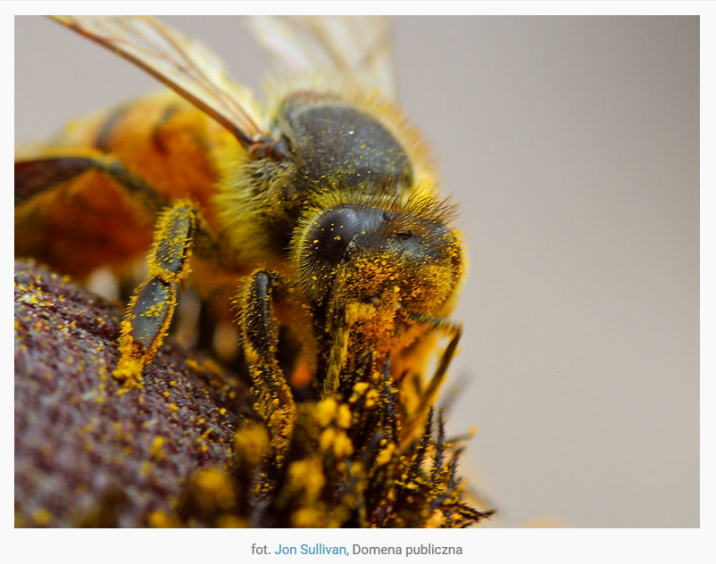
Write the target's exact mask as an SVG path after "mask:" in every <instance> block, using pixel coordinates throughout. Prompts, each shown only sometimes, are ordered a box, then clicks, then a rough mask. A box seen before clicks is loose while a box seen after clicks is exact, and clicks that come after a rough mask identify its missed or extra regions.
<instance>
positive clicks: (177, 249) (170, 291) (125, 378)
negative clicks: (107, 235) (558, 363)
mask: <svg viewBox="0 0 716 564" xmlns="http://www.w3.org/2000/svg"><path fill="white" fill-rule="evenodd" d="M198 220H199V212H198V210H197V209H196V208H195V207H194V205H193V204H192V203H191V202H189V201H186V200H180V201H177V202H176V203H175V204H173V205H172V206H171V207H169V208H166V209H165V210H164V211H163V212H162V213H161V214H160V215H159V218H158V221H157V227H156V229H155V231H154V243H153V245H152V250H151V252H150V253H149V258H148V267H149V279H148V280H147V281H146V282H144V283H143V284H142V285H141V286H139V288H138V289H137V291H136V292H135V294H134V296H133V297H132V299H131V300H130V301H129V304H128V305H127V310H126V314H125V316H124V320H123V321H122V329H121V335H120V338H119V352H120V354H121V356H120V359H119V363H118V365H117V369H116V370H115V371H114V373H113V375H114V377H115V378H116V379H117V380H120V381H122V383H123V386H124V390H127V389H130V388H134V387H142V369H143V368H144V366H145V365H146V364H147V363H148V362H150V361H151V360H152V358H154V355H155V354H156V352H157V349H158V348H159V346H160V345H161V344H162V342H163V341H164V338H165V337H166V335H167V331H168V330H169V324H170V323H171V320H172V315H173V314H174V309H175V307H176V303H177V298H176V290H175V289H174V288H173V285H174V284H177V283H180V282H183V281H184V280H186V278H187V276H188V275H189V270H190V269H189V266H188V259H189V256H190V255H191V251H192V246H193V244H194V237H195V232H196V228H197V223H198Z"/></svg>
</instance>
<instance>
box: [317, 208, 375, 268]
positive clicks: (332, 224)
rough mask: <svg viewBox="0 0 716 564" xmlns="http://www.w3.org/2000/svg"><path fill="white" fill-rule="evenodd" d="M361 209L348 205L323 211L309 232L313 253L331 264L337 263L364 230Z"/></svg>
mask: <svg viewBox="0 0 716 564" xmlns="http://www.w3.org/2000/svg"><path fill="white" fill-rule="evenodd" d="M360 216H361V214H360V212H359V210H356V209H354V208H351V207H348V206H341V207H337V208H333V209H330V210H328V211H326V212H325V213H323V214H322V215H321V217H320V218H319V219H318V221H317V222H316V223H315V225H314V226H313V228H312V229H311V232H310V233H309V241H310V244H311V248H312V254H313V255H314V256H317V257H318V258H320V259H322V260H323V261H324V262H326V263H328V264H330V265H331V266H335V265H337V264H338V263H339V262H340V261H341V259H342V258H343V255H344V254H345V252H346V249H347V248H348V245H349V244H350V242H351V241H352V240H353V238H354V237H355V236H356V235H358V234H359V233H361V232H362V231H363V221H361V219H362V218H361V217H360Z"/></svg>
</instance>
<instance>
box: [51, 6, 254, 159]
mask: <svg viewBox="0 0 716 564" xmlns="http://www.w3.org/2000/svg"><path fill="white" fill-rule="evenodd" d="M51 17H52V18H53V19H54V20H55V21H58V22H59V23H61V24H63V25H65V26H67V27H68V28H70V29H72V30H74V31H76V32H77V33H79V34H81V35H84V36H86V37H88V38H90V39H92V40H93V41H96V42H97V43H99V44H100V45H102V46H104V47H106V48H107V49H110V50H112V51H114V52H115V53H117V54H118V55H120V56H122V57H124V58H125V59H127V60H129V61H131V62H132V63H134V64H135V65H137V66H138V67H140V68H142V69H144V70H145V71H147V72H148V73H149V74H151V75H152V76H154V77H155V78H157V79H159V80H160V81H161V82H163V83H164V84H166V85H167V86H169V87H170V88H172V89H174V90H175V91H176V92H178V93H179V94H180V95H181V96H183V97H184V98H186V99H187V100H189V101H190V102H192V103H193V104H195V105H196V106H197V107H198V108H200V109H201V110H203V111H204V112H206V113H207V114H208V115H210V116H212V117H213V118H214V119H216V121H218V122H219V123H220V124H222V125H223V126H224V127H226V128H227V129H229V131H231V132H232V133H233V134H234V135H235V136H236V138H237V139H238V140H239V142H240V143H241V144H242V145H243V146H244V147H246V148H247V149H250V148H251V147H252V146H254V145H255V144H256V143H258V142H259V141H260V139H261V137H262V136H263V132H262V131H261V129H260V127H259V126H258V125H257V123H256V120H255V119H254V118H253V117H252V116H251V115H250V113H249V111H248V110H247V109H246V107H245V106H244V105H242V104H241V103H240V102H239V100H240V99H241V96H240V93H239V91H238V90H237V87H236V86H235V85H234V84H232V82H231V81H230V80H229V79H228V77H227V73H226V72H225V70H224V67H223V64H222V63H221V60H220V59H219V58H218V57H217V56H216V55H215V54H214V53H212V52H211V51H210V50H209V49H208V48H207V47H205V46H204V45H202V44H201V43H198V42H197V41H192V40H190V39H188V38H186V37H184V36H183V35H182V34H180V33H178V32H177V31H175V30H173V29H172V28H170V27H169V26H167V25H165V24H163V23H161V22H159V21H158V20H156V19H154V18H151V17H147V16H116V17H102V16H51Z"/></svg>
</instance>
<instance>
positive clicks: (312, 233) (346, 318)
mask: <svg viewBox="0 0 716 564" xmlns="http://www.w3.org/2000/svg"><path fill="white" fill-rule="evenodd" d="M451 209H452V208H451V207H448V206H446V205H445V204H444V203H437V202H435V201H434V200H432V199H426V198H423V199H421V200H418V199H417V198H416V199H413V200H410V201H409V202H408V203H407V204H402V205H398V204H397V203H390V202H389V203H388V204H385V203H384V202H383V203H382V205H367V204H354V203H350V204H346V203H338V204H335V205H333V206H330V207H327V208H325V209H324V210H322V211H320V212H319V213H317V214H316V215H315V216H314V217H313V218H312V220H311V221H310V222H308V223H306V224H305V226H304V229H303V231H302V233H301V238H300V241H299V243H298V245H297V247H296V248H295V249H294V257H295V260H296V261H297V262H298V273H299V277H300V282H299V283H300V285H301V286H302V289H303V292H304V294H305V295H306V297H307V299H308V302H309V304H311V305H312V307H313V308H314V310H316V311H322V312H325V313H324V315H325V319H327V320H328V319H340V321H338V322H339V323H349V324H350V325H354V326H362V327H363V328H364V330H365V331H363V332H364V333H370V334H372V335H375V337H376V339H378V338H380V339H383V338H385V337H388V334H386V331H387V332H388V333H389V334H390V335H394V334H395V330H396V327H397V326H398V325H399V324H400V321H403V322H405V323H404V324H410V321H411V319H412V320H414V319H415V318H416V317H418V316H423V315H424V316H441V315H446V314H447V313H448V310H449V309H450V307H451V306H452V298H453V297H454V295H455V294H456V290H457V288H458V285H459V281H460V278H461V276H462V272H463V268H464V267H463V256H462V245H461V243H460V240H459V239H458V236H457V234H456V232H455V231H454V230H453V229H451V228H450V227H449V226H448V224H447V221H448V219H449V218H450V210H451ZM371 327H372V329H371ZM329 330H330V329H329ZM378 335H380V337H378ZM391 338H392V337H391ZM371 340H373V339H371Z"/></svg>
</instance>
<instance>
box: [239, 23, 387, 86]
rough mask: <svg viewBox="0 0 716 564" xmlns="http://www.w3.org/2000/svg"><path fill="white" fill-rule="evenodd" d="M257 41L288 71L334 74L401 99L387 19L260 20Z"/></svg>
mask: <svg viewBox="0 0 716 564" xmlns="http://www.w3.org/2000/svg"><path fill="white" fill-rule="evenodd" d="M251 25H252V27H253V31H254V33H255V35H256V37H257V39H258V40H259V41H260V42H261V43H262V44H263V46H264V47H265V48H266V49H267V50H268V51H269V52H271V53H272V54H273V55H274V56H275V58H276V59H277V60H278V63H279V65H280V66H281V67H283V68H284V69H285V70H287V71H288V72H292V73H293V72H301V71H311V70H332V71H339V72H341V73H348V74H350V75H353V76H354V77H355V78H356V79H357V80H359V81H360V83H361V84H365V85H367V86H369V87H372V88H377V89H378V90H380V91H381V92H382V93H383V94H384V95H386V96H389V97H390V98H393V99H394V98H396V97H397V86H396V84H397V81H396V78H395V68H394V61H393V49H392V45H391V41H390V20H389V19H388V18H387V17H383V16H324V17H315V16H257V17H254V18H252V19H251Z"/></svg>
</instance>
